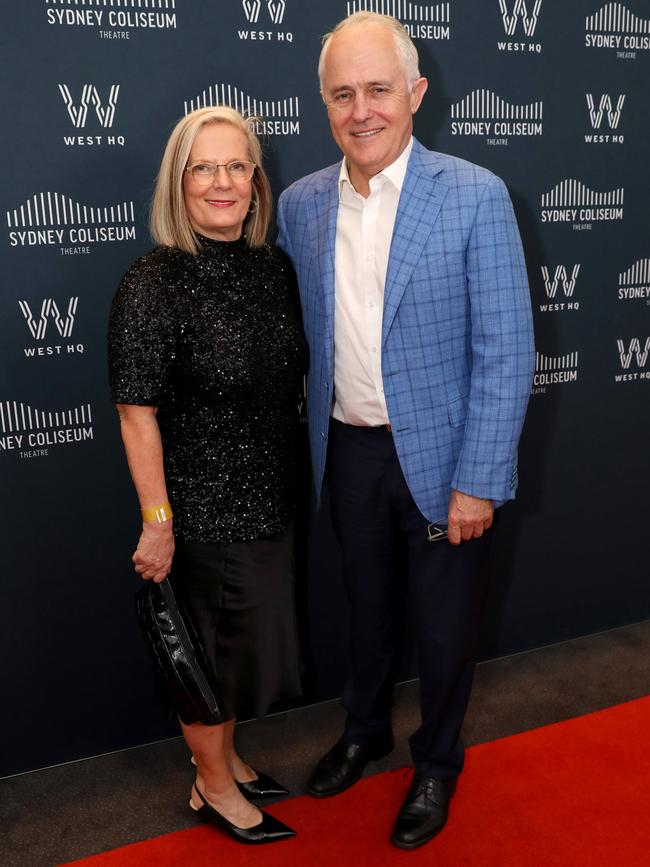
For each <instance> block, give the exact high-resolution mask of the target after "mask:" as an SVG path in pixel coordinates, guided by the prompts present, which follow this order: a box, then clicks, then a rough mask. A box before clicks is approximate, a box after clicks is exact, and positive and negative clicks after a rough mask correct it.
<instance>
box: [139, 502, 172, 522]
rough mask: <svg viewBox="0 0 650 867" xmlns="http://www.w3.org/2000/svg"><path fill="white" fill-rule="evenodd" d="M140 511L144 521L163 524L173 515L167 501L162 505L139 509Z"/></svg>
mask: <svg viewBox="0 0 650 867" xmlns="http://www.w3.org/2000/svg"><path fill="white" fill-rule="evenodd" d="M140 512H141V513H142V520H143V521H145V523H151V522H153V521H156V523H158V524H164V523H165V521H169V519H170V518H173V517H174V513H173V512H172V507H171V506H170V505H169V503H164V504H163V505H162V506H153V507H152V508H151V509H140Z"/></svg>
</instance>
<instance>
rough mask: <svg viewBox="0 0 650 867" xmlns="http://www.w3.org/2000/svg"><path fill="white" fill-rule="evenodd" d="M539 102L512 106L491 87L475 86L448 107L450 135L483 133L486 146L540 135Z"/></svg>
mask: <svg viewBox="0 0 650 867" xmlns="http://www.w3.org/2000/svg"><path fill="white" fill-rule="evenodd" d="M543 113H544V106H543V103H542V102H541V101H540V102H531V103H529V104H527V105H514V104H512V103H510V102H506V101H505V100H503V99H501V97H500V96H497V94H496V93H493V92H492V91H491V90H485V89H479V90H474V91H472V93H470V94H468V95H467V96H466V97H465V98H464V99H461V100H459V102H457V103H455V104H454V105H452V107H451V134H452V135H463V136H485V137H486V144H488V145H507V144H508V143H509V139H510V138H523V137H529V136H541V135H542V132H543V127H542V118H543Z"/></svg>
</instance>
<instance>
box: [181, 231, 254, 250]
mask: <svg viewBox="0 0 650 867" xmlns="http://www.w3.org/2000/svg"><path fill="white" fill-rule="evenodd" d="M194 234H195V235H196V239H197V241H198V242H199V244H200V245H201V249H202V250H214V251H215V252H216V251H218V250H219V251H223V252H224V253H225V252H227V251H229V250H240V249H243V248H244V247H245V246H246V235H245V234H244V233H243V232H242V234H241V235H240V236H239V238H237V239H236V240H235V241H217V240H216V239H215V238H208V237H207V236H206V235H202V234H201V233H200V232H195V233H194Z"/></svg>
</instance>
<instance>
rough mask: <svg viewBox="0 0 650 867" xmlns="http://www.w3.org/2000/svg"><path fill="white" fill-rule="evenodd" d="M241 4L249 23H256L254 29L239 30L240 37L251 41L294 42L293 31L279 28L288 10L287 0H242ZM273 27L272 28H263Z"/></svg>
mask: <svg viewBox="0 0 650 867" xmlns="http://www.w3.org/2000/svg"><path fill="white" fill-rule="evenodd" d="M241 6H242V9H243V11H244V15H245V16H246V21H247V22H248V23H249V24H254V25H256V27H255V29H254V30H238V31H237V33H238V36H239V38H240V39H244V40H249V41H251V42H270V41H271V40H276V41H278V42H293V33H291V32H290V31H287V30H278V29H277V27H278V25H280V24H282V23H283V21H284V16H285V13H286V11H287V4H286V0H241ZM264 27H272V29H271V30H265V29H262V28H264Z"/></svg>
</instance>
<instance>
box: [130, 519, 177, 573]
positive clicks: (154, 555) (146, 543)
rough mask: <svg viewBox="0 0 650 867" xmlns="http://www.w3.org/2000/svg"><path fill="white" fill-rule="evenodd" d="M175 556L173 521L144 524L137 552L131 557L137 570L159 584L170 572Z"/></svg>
mask: <svg viewBox="0 0 650 867" xmlns="http://www.w3.org/2000/svg"><path fill="white" fill-rule="evenodd" d="M173 556H174V533H173V530H172V521H164V522H163V523H162V524H157V523H156V522H154V521H151V522H147V523H146V524H143V525H142V534H141V535H140V541H139V542H138V547H137V548H136V549H135V554H134V555H133V557H132V558H131V559H132V560H133V563H134V564H135V571H136V572H137V573H138V574H139V575H141V576H142V577H143V578H145V579H146V580H147V581H148V580H149V579H151V578H152V579H153V580H154V581H155V582H156V583H157V584H158V583H159V582H160V581H162V580H163V578H164V577H165V576H166V575H167V574H168V573H169V570H170V569H171V568H172V558H173Z"/></svg>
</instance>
